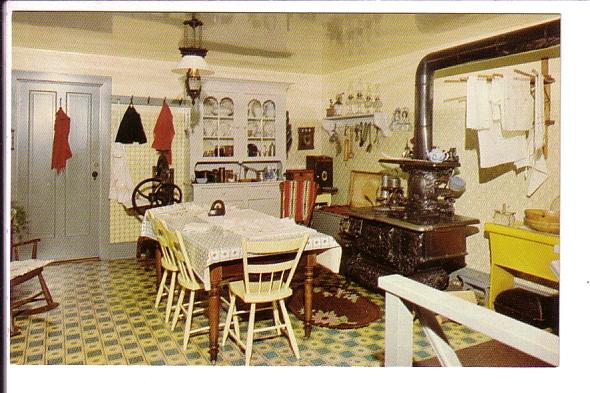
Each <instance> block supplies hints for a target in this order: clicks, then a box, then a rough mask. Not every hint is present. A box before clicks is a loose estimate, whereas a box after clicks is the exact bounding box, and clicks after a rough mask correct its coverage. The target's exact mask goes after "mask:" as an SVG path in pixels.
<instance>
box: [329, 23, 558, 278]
mask: <svg viewBox="0 0 590 393" xmlns="http://www.w3.org/2000/svg"><path fill="white" fill-rule="evenodd" d="M473 39H477V35H476V34H474V38H473ZM468 41H470V40H468ZM464 42H467V41H464ZM457 44H460V43H449V45H448V46H449V47H450V46H453V45H457ZM438 49H441V48H432V50H428V51H422V52H417V53H413V54H410V55H407V56H403V57H396V58H392V59H388V60H387V61H382V62H378V63H374V64H371V65H369V66H364V67H361V68H358V69H349V70H346V71H344V72H339V73H335V74H331V75H327V76H326V77H325V78H324V86H325V87H324V90H325V91H326V96H325V97H324V102H328V99H329V98H332V97H334V95H335V94H336V93H338V92H341V91H343V90H344V89H347V87H348V85H349V84H350V83H351V82H352V83H356V81H358V80H359V79H360V80H362V81H364V82H365V83H366V82H370V83H371V84H375V83H378V84H380V86H381V96H382V97H381V99H382V101H383V103H384V107H383V111H385V112H388V113H392V112H393V110H394V109H395V108H396V107H403V106H406V107H408V108H410V111H411V112H413V109H414V75H415V72H416V67H417V65H418V63H419V61H420V59H422V57H423V56H424V55H426V54H428V53H430V52H433V51H435V50H438ZM495 63H496V64H494V63H492V65H490V67H491V68H490V69H489V71H487V70H486V71H485V73H490V72H492V71H493V72H499V73H502V74H504V75H513V74H514V72H513V69H514V68H519V69H521V70H524V71H527V72H530V70H531V69H533V68H534V69H536V70H538V71H540V70H541V65H540V61H535V62H528V60H527V63H525V64H519V65H516V66H510V67H500V65H501V64H502V63H501V60H498V62H495ZM560 65H561V62H560V59H559V58H557V59H551V60H550V62H549V73H550V74H551V76H553V77H554V78H555V80H556V82H555V83H554V84H552V85H551V102H552V104H551V119H552V120H555V125H553V126H550V127H549V128H548V130H549V131H548V132H549V134H548V137H549V142H548V146H549V154H548V167H549V178H548V179H547V181H546V182H545V183H544V184H543V185H542V186H541V187H540V189H539V190H538V191H537V192H536V193H535V194H533V196H532V197H530V198H528V197H527V196H526V190H527V180H526V178H525V173H524V172H520V173H515V171H513V170H512V168H510V167H508V168H506V167H502V168H501V170H497V171H496V172H493V171H489V170H488V171H482V170H480V169H479V162H478V153H477V138H476V137H475V136H474V134H473V133H472V132H471V131H469V132H467V131H466V129H465V102H464V101H457V100H452V101H448V102H445V101H446V100H448V99H451V98H456V97H460V96H465V95H466V90H465V89H466V84H465V83H445V82H444V80H445V79H457V78H460V77H463V76H468V75H471V74H469V73H462V74H458V75H453V76H445V77H440V78H436V79H435V83H434V112H433V123H434V126H433V145H435V146H439V147H441V148H443V149H445V150H447V149H449V148H451V147H456V148H457V151H458V154H459V157H460V162H461V168H460V170H461V174H460V176H461V177H463V178H464V179H465V180H466V182H467V191H466V192H465V194H464V195H463V196H462V197H461V198H460V199H459V200H458V201H457V202H456V205H455V206H456V212H457V213H458V214H461V215H466V216H471V217H475V218H478V219H479V220H480V221H481V223H482V224H479V225H477V228H478V230H479V232H478V233H476V234H474V235H472V236H470V237H469V238H468V239H467V245H468V252H469V255H468V256H467V264H468V266H470V267H473V268H475V269H478V270H481V271H486V272H487V271H489V248H488V242H487V239H486V238H485V237H484V233H483V223H485V222H490V221H491V220H492V217H493V213H494V210H495V209H499V208H501V207H502V204H503V203H506V204H507V205H508V206H509V207H510V210H512V211H515V212H516V213H517V214H516V217H517V220H522V219H523V215H524V212H523V210H524V209H526V208H530V207H539V208H549V205H550V204H551V202H552V201H553V200H554V199H555V198H557V197H558V196H559V193H560V165H559V164H560V135H561V122H560V100H561V96H560V88H561V78H560V77H561V75H560ZM481 73H482V71H479V72H474V73H473V74H481ZM410 117H411V119H412V124H413V113H411V116H410ZM412 136H413V132H412V131H411V132H401V133H397V134H394V135H393V136H391V137H389V138H385V139H382V140H381V144H380V145H379V146H377V147H376V148H373V150H372V152H371V153H366V151H364V150H360V151H359V150H358V145H357V146H356V149H357V150H356V152H357V154H355V157H354V159H352V160H349V161H347V162H345V161H343V160H342V158H341V157H335V159H334V170H335V175H334V176H335V187H338V188H339V191H338V193H337V194H336V195H335V198H334V199H335V202H336V203H339V204H344V203H346V202H347V201H348V186H349V179H350V171H351V170H369V171H380V170H382V169H384V168H382V167H381V166H380V165H379V164H378V163H377V160H378V159H379V158H382V153H386V154H388V155H390V156H394V157H401V153H402V151H403V149H404V147H405V144H406V141H407V140H409V139H410V138H412ZM334 151H335V150H334V147H333V146H328V150H327V151H326V153H327V154H329V155H333V154H334ZM496 168H500V167H496Z"/></svg>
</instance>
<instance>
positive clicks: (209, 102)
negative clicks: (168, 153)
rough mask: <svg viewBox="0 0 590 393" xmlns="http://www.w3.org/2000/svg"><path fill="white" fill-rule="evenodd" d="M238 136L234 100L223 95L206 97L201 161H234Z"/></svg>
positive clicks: (204, 100)
mask: <svg viewBox="0 0 590 393" xmlns="http://www.w3.org/2000/svg"><path fill="white" fill-rule="evenodd" d="M238 134H239V126H238V123H237V121H236V119H235V102H234V99H232V98H231V97H228V96H223V95H221V94H218V95H216V96H214V95H209V96H207V97H205V98H204V99H203V123H202V132H201V133H200V135H201V149H200V156H199V159H205V160H207V159H214V160H219V159H226V158H227V159H233V157H235V156H236V146H237V143H236V142H237V140H238V139H239V138H238Z"/></svg>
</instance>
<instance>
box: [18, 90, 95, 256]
mask: <svg viewBox="0 0 590 393" xmlns="http://www.w3.org/2000/svg"><path fill="white" fill-rule="evenodd" d="M13 89H15V94H14V95H13V97H14V99H15V100H16V102H13V119H14V121H15V123H14V124H13V128H14V138H15V140H14V145H15V146H14V150H13V152H12V153H13V155H14V156H13V157H12V165H13V166H15V167H14V168H13V170H12V174H13V179H12V183H13V184H12V192H13V195H12V199H13V200H15V201H17V202H18V203H19V204H20V205H22V206H23V207H24V208H25V210H26V212H27V214H28V217H29V235H28V237H31V238H41V242H40V244H39V246H40V248H39V257H40V258H55V259H75V258H86V257H96V256H98V255H99V247H100V246H99V236H98V235H99V233H98V229H99V224H98V220H99V219H100V217H99V190H100V181H101V177H102V176H103V174H102V173H101V165H100V144H99V138H100V132H99V109H100V108H99V105H100V100H99V93H100V91H99V87H97V86H96V85H92V84H90V83H89V84H85V83H64V82H56V81H44V80H26V79H18V78H15V79H13ZM60 105H61V107H62V108H63V110H64V111H65V112H66V113H67V115H68V116H69V117H70V120H71V122H70V134H69V145H70V149H71V151H72V157H71V158H70V159H68V160H67V162H66V167H65V169H64V170H62V171H61V172H60V173H59V174H57V173H56V171H55V170H53V169H51V156H52V148H53V135H54V123H55V114H56V112H57V110H58V109H59V107H60Z"/></svg>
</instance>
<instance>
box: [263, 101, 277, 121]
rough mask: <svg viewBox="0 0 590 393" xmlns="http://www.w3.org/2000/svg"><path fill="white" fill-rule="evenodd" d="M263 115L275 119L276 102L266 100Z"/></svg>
mask: <svg viewBox="0 0 590 393" xmlns="http://www.w3.org/2000/svg"><path fill="white" fill-rule="evenodd" d="M263 115H264V117H267V118H273V119H274V117H275V103H274V102H272V101H266V102H265V103H264V108H263Z"/></svg>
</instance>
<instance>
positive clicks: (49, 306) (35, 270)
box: [10, 236, 59, 336]
mask: <svg viewBox="0 0 590 393" xmlns="http://www.w3.org/2000/svg"><path fill="white" fill-rule="evenodd" d="M39 241H40V239H31V240H27V241H22V242H14V241H13V239H12V236H11V245H10V255H11V262H10V293H11V297H10V336H14V335H17V334H19V333H20V329H19V328H18V327H17V326H16V324H15V321H14V318H15V317H16V316H17V315H20V314H22V315H32V314H39V313H42V312H46V311H49V310H53V309H54V308H56V307H57V306H59V303H56V302H54V301H53V298H52V297H51V293H50V292H49V288H48V287H47V284H46V283H45V279H44V278H43V268H44V267H45V265H47V264H49V263H51V262H53V261H52V260H45V259H37V244H38V243H39ZM22 246H30V247H32V250H31V259H26V260H20V258H19V257H20V255H19V251H18V249H19V247H22ZM35 277H37V278H38V279H39V284H40V285H41V292H39V293H37V294H35V295H32V296H28V297H26V298H24V299H16V298H13V296H12V295H13V293H14V288H15V287H17V286H18V285H20V284H23V283H25V282H27V281H29V280H31V279H33V278H35ZM38 301H45V303H46V304H44V305H41V306H38V307H34V308H21V307H22V306H24V305H25V304H28V303H32V302H38Z"/></svg>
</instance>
